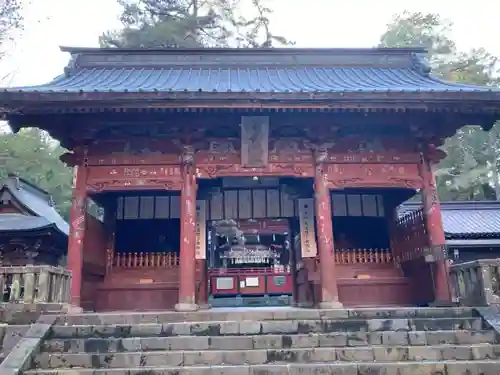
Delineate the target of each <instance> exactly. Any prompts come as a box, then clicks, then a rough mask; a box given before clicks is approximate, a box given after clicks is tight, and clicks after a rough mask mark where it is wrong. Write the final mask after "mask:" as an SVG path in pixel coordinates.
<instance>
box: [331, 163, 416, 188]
mask: <svg viewBox="0 0 500 375" xmlns="http://www.w3.org/2000/svg"><path fill="white" fill-rule="evenodd" d="M325 170H326V179H327V181H328V186H329V188H330V189H338V188H347V187H401V188H411V189H420V188H422V186H423V181H422V178H421V177H420V176H419V170H418V165H417V164H328V165H326V166H325Z"/></svg>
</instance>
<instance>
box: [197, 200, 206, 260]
mask: <svg viewBox="0 0 500 375" xmlns="http://www.w3.org/2000/svg"><path fill="white" fill-rule="evenodd" d="M206 213H207V209H206V201H201V200H200V201H196V259H206V257H207V254H206V253H207V252H206V248H207V247H206V237H207V234H206V229H207V228H206V225H207V220H206Z"/></svg>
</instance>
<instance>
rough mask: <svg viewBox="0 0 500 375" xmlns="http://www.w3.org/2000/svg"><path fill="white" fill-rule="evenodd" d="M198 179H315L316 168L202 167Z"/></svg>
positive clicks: (276, 165)
mask: <svg viewBox="0 0 500 375" xmlns="http://www.w3.org/2000/svg"><path fill="white" fill-rule="evenodd" d="M196 176H197V177H198V178H216V177H230V176H238V177H243V176H246V177H252V176H282V177H287V176H289V177H294V176H295V177H313V176H314V167H313V166H312V165H305V164H293V163H288V164H287V163H269V164H268V165H267V167H263V168H262V167H261V168H258V167H255V168H251V167H247V168H245V167H242V166H241V165H240V164H230V165H227V164H224V165H220V164H219V165H217V164H213V165H205V166H203V165H200V166H198V168H196Z"/></svg>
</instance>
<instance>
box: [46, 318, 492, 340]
mask: <svg viewBox="0 0 500 375" xmlns="http://www.w3.org/2000/svg"><path fill="white" fill-rule="evenodd" d="M482 328H484V325H483V320H482V319H481V318H434V319H432V318H412V319H369V320H367V319H352V320H342V319H340V320H280V321H222V322H188V323H164V324H160V323H144V324H132V325H122V324H113V325H96V326H90V325H75V326H69V325H68V326H54V327H52V328H51V332H50V334H49V337H50V338H76V337H96V336H97V337H147V336H179V335H191V336H225V335H258V334H269V333H281V334H284V333H287V334H297V333H330V332H376V331H446V330H468V329H470V330H481V329H482Z"/></svg>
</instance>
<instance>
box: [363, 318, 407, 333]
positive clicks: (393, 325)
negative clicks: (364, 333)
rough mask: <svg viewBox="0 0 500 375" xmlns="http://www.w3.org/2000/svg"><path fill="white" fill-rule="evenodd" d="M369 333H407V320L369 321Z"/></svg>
mask: <svg viewBox="0 0 500 375" xmlns="http://www.w3.org/2000/svg"><path fill="white" fill-rule="evenodd" d="M367 323H368V330H369V331H409V330H410V327H409V324H408V319H370V320H368V322H367Z"/></svg>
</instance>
